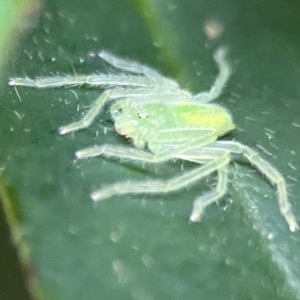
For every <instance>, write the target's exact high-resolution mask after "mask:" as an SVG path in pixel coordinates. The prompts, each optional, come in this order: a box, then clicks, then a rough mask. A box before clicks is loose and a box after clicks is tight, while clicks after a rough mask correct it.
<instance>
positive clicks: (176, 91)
mask: <svg viewBox="0 0 300 300" xmlns="http://www.w3.org/2000/svg"><path fill="white" fill-rule="evenodd" d="M227 52H228V50H227V48H226V47H221V48H219V49H218V50H217V51H216V52H215V53H214V56H213V57H214V60H215V61H216V63H217V65H218V67H219V69H220V73H219V75H218V76H217V78H216V80H215V82H214V84H213V86H212V87H211V89H210V90H209V91H208V92H201V93H198V94H195V95H193V94H191V93H190V92H188V91H186V90H183V89H181V88H180V87H179V85H178V84H177V82H176V81H174V80H172V79H170V78H167V77H164V76H162V75H161V74H159V73H158V72H157V71H156V70H154V69H152V68H150V67H148V66H145V65H142V64H140V63H138V62H135V61H130V60H125V59H122V58H120V57H118V56H116V55H113V54H110V53H109V52H106V51H102V52H100V53H99V56H100V57H101V58H102V59H103V60H104V61H106V62H107V63H109V64H110V65H112V66H113V67H115V68H116V69H119V70H121V71H122V73H121V74H94V75H89V76H84V75H82V76H79V75H75V76H54V77H45V78H36V79H30V78H11V79H10V80H9V85H11V86H28V87H34V88H39V89H42V88H54V87H62V86H69V87H70V86H81V85H85V84H86V85H89V86H103V87H105V91H104V92H103V93H102V94H101V95H100V96H99V98H97V99H96V101H95V102H94V104H93V105H92V107H91V108H90V109H89V110H88V112H87V113H86V114H85V115H84V116H83V118H82V119H80V120H79V121H77V122H74V123H71V124H69V125H67V126H63V127H61V128H60V129H59V133H60V134H66V133H69V132H74V131H76V130H80V129H84V128H87V127H88V126H90V124H91V123H92V122H93V121H94V119H95V118H96V117H97V115H98V114H99V113H100V112H101V110H102V108H103V107H104V105H105V104H106V102H108V101H111V100H115V103H114V104H113V105H112V106H111V108H110V113H111V115H112V118H113V120H114V122H115V129H116V131H117V132H118V133H119V134H120V135H123V136H125V137H127V138H131V139H132V141H133V144H134V146H135V148H133V147H122V146H115V145H96V146H93V147H89V148H86V149H82V150H79V151H77V152H76V156H77V158H78V159H83V158H89V157H94V156H98V155H104V156H107V157H117V158H120V159H122V158H123V159H129V160H133V161H140V162H143V163H145V162H146V163H154V164H157V163H162V162H165V161H168V160H174V159H180V160H186V161H191V162H195V163H196V164H198V166H197V167H196V168H195V169H194V170H191V171H187V172H184V173H182V174H180V175H177V176H175V177H174V178H170V179H167V180H148V181H142V182H140V181H130V180H127V181H125V182H117V183H114V184H111V185H109V186H106V187H102V188H101V189H99V190H96V191H94V192H93V193H92V194H91V198H92V199H93V200H94V201H99V200H103V199H106V198H109V197H112V196H113V195H122V194H128V193H131V194H140V193H145V194H157V193H168V192H173V191H177V190H180V189H182V188H185V187H187V186H189V185H191V184H193V183H195V182H197V181H199V180H200V179H202V178H204V177H206V176H208V175H210V174H211V173H213V172H215V171H216V172H217V174H218V181H217V184H216V187H215V189H214V190H212V191H210V192H206V193H203V194H201V195H200V196H199V197H198V198H196V199H195V200H194V202H193V209H192V212H191V215H190V221H192V222H198V221H200V220H201V217H202V215H203V212H204V210H205V208H206V207H207V206H208V205H210V204H211V203H213V202H216V201H217V200H219V199H220V198H222V197H223V195H224V194H225V193H226V190H227V184H228V165H229V163H230V162H231V160H232V158H231V154H235V153H237V154H242V155H243V156H244V157H245V158H246V159H248V161H249V162H250V163H251V164H252V165H253V166H254V167H256V169H258V170H259V171H260V172H261V173H262V174H263V175H265V177H266V178H267V179H268V180H269V181H270V182H271V183H272V184H274V185H275V186H276V188H277V194H278V201H279V208H280V212H281V214H282V215H283V217H284V218H285V220H286V222H287V223H288V225H289V228H290V230H291V231H292V232H294V231H296V230H297V229H298V224H297V221H296V219H295V216H294V215H293V213H292V211H291V207H290V203H289V201H288V197H287V188H286V183H285V180H284V178H283V176H282V175H281V174H280V173H279V172H278V171H277V170H276V169H275V168H274V167H273V166H271V164H270V163H268V162H267V161H266V160H264V159H263V158H262V157H260V155H259V154H258V153H257V152H256V151H254V150H253V149H251V148H249V147H248V146H245V145H243V144H241V143H239V142H237V141H224V140H223V141H222V140H218V138H219V137H222V136H223V135H225V134H226V133H228V132H229V131H231V130H233V129H234V128H235V126H234V124H233V121H232V117H231V115H230V114H229V112H228V111H227V110H226V109H224V108H223V107H221V106H219V105H216V104H211V103H210V102H211V101H212V100H215V99H216V98H218V97H219V96H220V94H221V93H222V91H223V89H224V87H225V85H226V83H227V81H228V79H229V78H230V76H231V73H232V70H231V66H230V64H229V63H228V61H227Z"/></svg>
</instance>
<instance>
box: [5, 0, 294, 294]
mask: <svg viewBox="0 0 300 300" xmlns="http://www.w3.org/2000/svg"><path fill="white" fill-rule="evenodd" d="M297 10H299V5H298V4H297V1H290V2H289V3H287V2H279V1H277V2H274V1H272V2H271V1H267V0H264V1H250V2H244V1H234V0H225V1H209V2H208V1H199V0H197V1H196V0H188V1H183V0H169V1H167V0H165V1H159V0H148V1H146V0H144V1H142V0H135V1H130V0H123V1H117V0H103V1H96V0H90V1H89V2H88V3H83V2H82V1H79V0H72V1H60V2H54V1H46V2H45V7H44V8H43V10H42V11H41V17H40V19H39V21H38V22H37V23H36V24H35V27H34V28H33V29H32V30H31V31H30V32H29V33H28V34H27V35H26V36H24V37H23V38H22V40H21V41H20V42H19V44H18V45H17V46H16V47H15V52H16V56H14V57H13V56H9V61H8V64H7V66H8V67H7V71H6V72H5V73H4V75H3V77H4V78H7V79H8V78H9V77H18V76H20V77H24V76H28V77H34V76H49V75H53V74H60V75H65V74H74V73H76V74H83V73H85V74H89V73H93V72H103V73H105V72H107V65H105V64H104V63H103V62H102V61H101V60H100V59H99V57H97V53H98V51H99V50H101V49H106V50H109V51H111V52H113V53H115V54H118V55H120V56H124V57H128V58H131V59H134V60H137V61H140V62H142V63H145V64H148V65H149V66H151V67H154V68H157V69H158V70H159V71H160V72H162V73H163V74H166V75H168V76H172V77H174V78H175V79H177V80H178V82H179V83H180V84H181V86H182V87H184V88H188V89H190V90H192V91H193V92H195V93H196V92H198V91H201V90H208V89H209V87H210V85H211V84H212V83H213V80H214V78H215V77H216V75H217V72H218V70H217V68H216V66H215V63H214V61H213V59H212V53H213V52H214V51H215V49H217V48H218V47H219V46H223V45H226V46H228V47H229V48H230V61H231V63H232V66H233V68H234V74H233V76H232V78H231V80H230V82H229V84H228V87H227V89H226V91H225V93H224V95H223V96H222V97H220V99H218V101H217V102H218V103H220V105H223V106H224V107H227V108H228V109H229V110H230V111H231V112H232V115H233V117H234V119H235V123H236V127H237V129H236V130H235V131H234V132H232V133H231V134H230V135H229V136H228V137H227V138H230V139H235V140H239V141H241V142H242V143H244V144H246V145H248V146H250V147H253V148H254V149H256V150H257V151H259V153H260V154H261V155H262V156H263V157H264V158H265V159H266V160H268V161H270V162H271V163H272V164H273V165H274V166H276V167H277V168H278V170H280V172H281V173H282V174H284V176H285V178H286V180H287V182H288V187H289V196H290V197H289V200H290V202H291V204H292V207H293V211H294V213H295V215H296V216H299V212H300V209H299V205H297V204H298V201H297V200H298V195H299V194H300V187H299V184H298V183H299V177H300V175H299V165H300V157H299V155H298V151H299V148H300V147H299V139H298V135H299V130H300V129H299V127H300V118H299V111H300V102H299V100H298V99H299V98H300V97H299V94H300V90H299V87H298V86H299V84H298V82H300V73H299V71H298V70H299V61H300V60H299V54H298V53H299V49H300V45H299V42H298V38H297V37H298V35H299V32H300V27H299V25H298V18H299V13H298V11H297ZM16 35H18V34H17V33H16ZM100 92H101V90H100V91H99V90H97V89H89V88H87V87H82V88H71V89H65V88H61V89H53V90H35V89H30V88H21V87H20V88H17V89H16V90H14V89H13V88H12V87H8V86H3V88H2V90H1V101H2V106H1V108H2V109H1V111H0V142H1V147H0V167H1V170H2V180H1V186H0V195H1V198H2V203H3V204H4V205H3V206H4V210H5V213H6V217H7V219H8V220H9V225H10V228H11V232H12V234H13V236H14V242H15V244H16V247H17V249H18V252H19V254H20V258H21V260H22V261H23V263H25V265H26V266H27V268H26V269H25V273H26V279H27V282H28V283H29V289H30V292H31V294H32V296H33V297H34V298H36V299H44V298H46V299H56V300H57V299H64V300H68V299H72V300H76V299H120V298H122V299H299V298H300V289H299V285H300V263H299V259H298V257H299V255H300V250H299V249H300V247H299V243H300V242H299V232H296V233H291V232H289V230H288V226H287V224H286V223H285V220H284V218H283V217H282V215H281V214H280V212H279V207H278V204H277V200H276V192H275V189H274V187H272V186H271V185H270V184H269V183H268V181H267V180H266V179H265V178H264V177H263V176H262V175H260V174H259V173H258V172H255V170H254V169H253V168H252V167H251V166H250V165H249V164H247V163H246V162H244V161H243V160H238V161H237V162H236V163H234V164H232V167H231V177H230V185H229V190H228V195H227V196H226V197H224V199H223V200H222V201H220V202H219V203H218V205H212V206H211V207H209V208H208V209H207V211H206V213H205V216H204V218H203V220H202V222H201V223H200V224H190V223H189V222H188V216H189V213H190V211H191V208H192V202H193V199H195V198H196V197H197V195H199V194H200V193H202V192H203V191H205V190H208V189H211V188H213V187H214V184H215V177H214V176H212V177H211V178H209V179H208V180H205V181H203V182H201V183H200V184H199V185H198V184H197V185H195V186H191V187H190V188H189V189H188V190H184V191H181V192H178V193H172V194H168V195H156V196H149V195H138V196H132V195H125V196H120V197H113V198H111V199H108V200H107V201H104V202H101V203H93V202H92V201H91V199H90V196H89V195H90V193H91V192H92V191H94V190H95V189H97V188H99V187H101V186H103V185H107V184H111V183H114V182H118V181H124V180H127V179H132V180H146V179H150V178H153V179H155V178H169V177H171V176H174V174H180V172H181V170H182V169H183V170H188V169H191V168H194V167H195V165H193V164H191V163H182V162H180V161H179V162H170V163H166V164H163V165H158V166H151V165H149V166H148V165H140V164H139V163H136V162H123V161H121V162H120V161H118V160H112V159H108V158H105V157H97V158H94V159H90V160H82V161H78V160H76V159H75V156H74V153H75V151H76V150H78V149H81V148H84V147H87V146H91V145H94V144H104V143H109V144H114V145H128V147H130V146H131V145H130V142H129V141H128V140H126V139H125V138H123V137H121V136H119V135H118V134H117V133H116V132H115V130H114V127H113V123H112V121H111V118H110V115H109V113H108V110H105V111H104V112H103V113H102V114H101V116H99V118H98V119H97V121H96V122H94V123H93V124H92V126H90V127H89V128H88V129H86V130H82V131H80V132H76V133H74V134H69V135H66V136H60V135H59V134H58V132H57V129H58V128H59V127H60V126H61V125H66V124H68V123H70V122H72V121H74V120H77V119H78V118H79V117H80V115H81V113H82V112H84V111H86V109H87V106H89V105H90V104H91V103H92V102H93V100H94V99H95V98H96V97H97V96H98V95H99V93H100Z"/></svg>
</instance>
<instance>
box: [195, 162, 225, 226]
mask: <svg viewBox="0 0 300 300" xmlns="http://www.w3.org/2000/svg"><path fill="white" fill-rule="evenodd" d="M227 183H228V164H227V165H225V166H224V167H222V168H220V169H219V170H218V184H217V187H216V189H215V190H214V191H211V192H208V193H206V194H204V195H201V196H200V197H199V198H197V199H196V200H195V201H194V204H193V211H192V214H191V216H190V221H192V222H200V221H201V217H202V215H203V212H204V210H205V208H206V207H207V206H209V205H210V204H212V203H213V202H216V201H217V200H219V199H221V198H222V197H223V196H224V194H225V193H226V190H227Z"/></svg>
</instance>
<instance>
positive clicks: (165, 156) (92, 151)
mask: <svg viewBox="0 0 300 300" xmlns="http://www.w3.org/2000/svg"><path fill="white" fill-rule="evenodd" d="M215 140H216V136H214V135H212V134H211V133H208V134H207V135H205V136H202V137H199V138H197V139H194V140H192V141H190V142H189V143H184V144H183V145H180V146H178V147H175V148H171V150H169V151H166V152H162V153H158V154H156V155H154V154H152V153H150V152H146V151H142V150H138V149H135V148H131V147H120V146H112V145H101V146H95V147H90V148H86V149H82V150H79V151H77V152H76V156H77V158H88V157H93V156H99V155H104V156H109V157H118V158H125V159H130V160H135V161H136V160H138V161H142V162H150V163H159V162H163V161H167V160H169V159H171V158H174V157H176V155H179V154H180V153H185V152H188V151H189V150H191V149H194V148H196V147H197V148H198V147H202V146H204V145H207V144H210V143H212V142H213V141H215Z"/></svg>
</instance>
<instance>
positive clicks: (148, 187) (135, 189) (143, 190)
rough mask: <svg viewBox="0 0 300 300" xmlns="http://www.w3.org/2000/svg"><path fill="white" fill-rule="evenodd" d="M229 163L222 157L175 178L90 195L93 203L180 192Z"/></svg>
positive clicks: (112, 187)
mask: <svg viewBox="0 0 300 300" xmlns="http://www.w3.org/2000/svg"><path fill="white" fill-rule="evenodd" d="M229 162H230V156H229V155H224V156H222V157H220V158H217V159H215V160H213V161H210V162H208V163H207V164H205V165H204V166H201V167H198V168H196V169H195V170H192V171H189V172H186V173H184V174H183V175H179V176H177V177H174V178H171V179H168V180H149V181H144V182H139V181H126V182H120V183H115V184H112V185H110V186H107V187H104V188H102V189H100V190H97V191H95V192H94V193H92V194H91V198H92V199H93V200H94V201H100V200H104V199H106V198H110V197H112V196H113V195H122V194H158V193H168V192H172V191H177V190H180V189H182V188H184V187H187V186H189V185H190V184H192V183H194V182H195V181H198V180H200V179H202V178H203V177H206V176H208V175H209V174H211V173H212V172H214V171H216V170H220V169H222V168H224V167H225V166H226V165H227V164H228V163H229Z"/></svg>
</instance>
